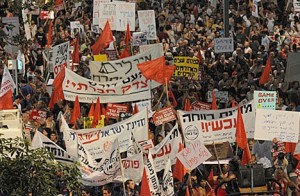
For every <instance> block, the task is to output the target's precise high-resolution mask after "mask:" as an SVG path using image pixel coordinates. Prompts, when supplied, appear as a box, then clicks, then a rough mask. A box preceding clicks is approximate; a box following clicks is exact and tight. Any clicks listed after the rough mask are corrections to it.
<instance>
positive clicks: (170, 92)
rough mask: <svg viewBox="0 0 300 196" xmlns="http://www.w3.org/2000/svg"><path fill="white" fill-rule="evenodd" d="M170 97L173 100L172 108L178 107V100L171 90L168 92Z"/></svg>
mask: <svg viewBox="0 0 300 196" xmlns="http://www.w3.org/2000/svg"><path fill="white" fill-rule="evenodd" d="M168 95H169V97H170V98H172V106H173V107H176V106H177V105H178V103H177V100H176V98H175V96H174V94H173V92H172V91H171V90H169V91H168Z"/></svg>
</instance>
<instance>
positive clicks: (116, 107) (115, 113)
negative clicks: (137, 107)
mask: <svg viewBox="0 0 300 196" xmlns="http://www.w3.org/2000/svg"><path fill="white" fill-rule="evenodd" d="M128 110H129V107H128V105H125V104H116V103H109V104H107V106H106V114H105V116H106V118H115V119H118V118H119V115H120V113H121V112H124V113H126V112H128Z"/></svg>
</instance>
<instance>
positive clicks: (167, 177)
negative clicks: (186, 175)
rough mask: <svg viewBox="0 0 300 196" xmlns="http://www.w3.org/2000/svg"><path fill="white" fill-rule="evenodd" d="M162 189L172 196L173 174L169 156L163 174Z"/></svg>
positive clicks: (167, 195)
mask: <svg viewBox="0 0 300 196" xmlns="http://www.w3.org/2000/svg"><path fill="white" fill-rule="evenodd" d="M162 189H163V190H162V191H163V192H164V195H166V196H173V195H174V183H173V174H172V168H171V159H170V157H169V159H168V161H167V163H166V165H165V170H164V174H163V186H162Z"/></svg>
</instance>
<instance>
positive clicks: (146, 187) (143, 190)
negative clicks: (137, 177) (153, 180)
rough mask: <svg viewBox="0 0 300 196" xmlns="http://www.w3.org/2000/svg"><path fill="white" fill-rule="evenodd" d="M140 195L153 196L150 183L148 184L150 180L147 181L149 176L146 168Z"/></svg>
mask: <svg viewBox="0 0 300 196" xmlns="http://www.w3.org/2000/svg"><path fill="white" fill-rule="evenodd" d="M140 195H143V196H151V192H150V186H149V182H148V179H147V174H146V169H145V168H144V171H143V177H142V183H141V193H140Z"/></svg>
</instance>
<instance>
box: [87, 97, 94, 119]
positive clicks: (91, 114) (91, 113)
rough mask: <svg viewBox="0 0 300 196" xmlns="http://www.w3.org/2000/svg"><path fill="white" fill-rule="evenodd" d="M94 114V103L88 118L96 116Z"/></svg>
mask: <svg viewBox="0 0 300 196" xmlns="http://www.w3.org/2000/svg"><path fill="white" fill-rule="evenodd" d="M94 112H95V106H94V101H92V105H91V107H90V111H89V114H88V117H92V116H94Z"/></svg>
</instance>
